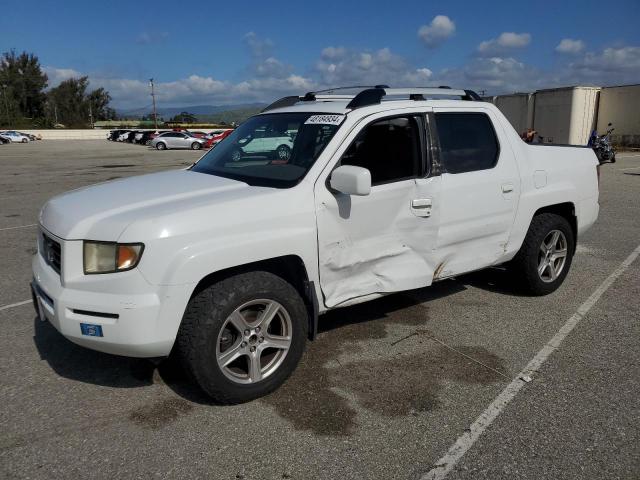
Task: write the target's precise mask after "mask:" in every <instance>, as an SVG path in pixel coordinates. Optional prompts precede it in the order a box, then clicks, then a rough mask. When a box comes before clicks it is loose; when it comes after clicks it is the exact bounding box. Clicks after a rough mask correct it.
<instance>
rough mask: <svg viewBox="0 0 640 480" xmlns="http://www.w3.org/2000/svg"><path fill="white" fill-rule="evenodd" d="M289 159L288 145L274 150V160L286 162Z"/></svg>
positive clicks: (289, 149) (289, 150)
mask: <svg viewBox="0 0 640 480" xmlns="http://www.w3.org/2000/svg"><path fill="white" fill-rule="evenodd" d="M289 158H291V148H289V146H288V145H280V146H279V147H278V148H276V160H279V161H281V162H288V161H289Z"/></svg>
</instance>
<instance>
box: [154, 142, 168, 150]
mask: <svg viewBox="0 0 640 480" xmlns="http://www.w3.org/2000/svg"><path fill="white" fill-rule="evenodd" d="M166 149H167V144H166V143H164V142H158V143H156V150H166Z"/></svg>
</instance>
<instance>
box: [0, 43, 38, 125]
mask: <svg viewBox="0 0 640 480" xmlns="http://www.w3.org/2000/svg"><path fill="white" fill-rule="evenodd" d="M47 81H48V78H47V75H46V74H45V73H43V72H42V69H41V67H40V61H39V60H38V57H36V56H35V55H34V54H32V53H27V52H22V53H21V54H20V55H18V54H16V52H15V50H11V51H10V52H5V53H4V54H3V55H2V57H1V58H0V89H2V91H1V92H0V93H1V94H2V97H3V98H1V99H0V102H2V104H0V107H2V108H0V112H2V117H1V118H4V123H11V122H13V121H15V119H17V118H21V117H27V118H32V119H36V118H40V117H42V116H43V115H44V104H45V98H46V96H45V94H44V89H45V88H46V87H47Z"/></svg>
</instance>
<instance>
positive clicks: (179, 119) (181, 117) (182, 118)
mask: <svg viewBox="0 0 640 480" xmlns="http://www.w3.org/2000/svg"><path fill="white" fill-rule="evenodd" d="M169 121H170V122H174V123H196V122H197V121H198V119H197V118H196V116H195V115H194V114H193V113H189V112H180V113H179V114H178V115H176V116H175V117H173V118H172V119H171V120H169Z"/></svg>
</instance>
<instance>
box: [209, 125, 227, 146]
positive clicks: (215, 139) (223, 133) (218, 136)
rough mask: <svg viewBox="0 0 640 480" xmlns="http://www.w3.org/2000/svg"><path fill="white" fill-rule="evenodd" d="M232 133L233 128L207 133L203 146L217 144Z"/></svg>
mask: <svg viewBox="0 0 640 480" xmlns="http://www.w3.org/2000/svg"><path fill="white" fill-rule="evenodd" d="M212 133H213V132H212ZM232 133H233V129H228V130H219V131H218V133H215V134H213V135H209V137H208V138H207V143H205V148H212V147H213V146H214V145H217V144H218V143H220V142H221V141H222V140H224V139H225V138H227V137H228V136H229V135H231V134H232Z"/></svg>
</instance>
